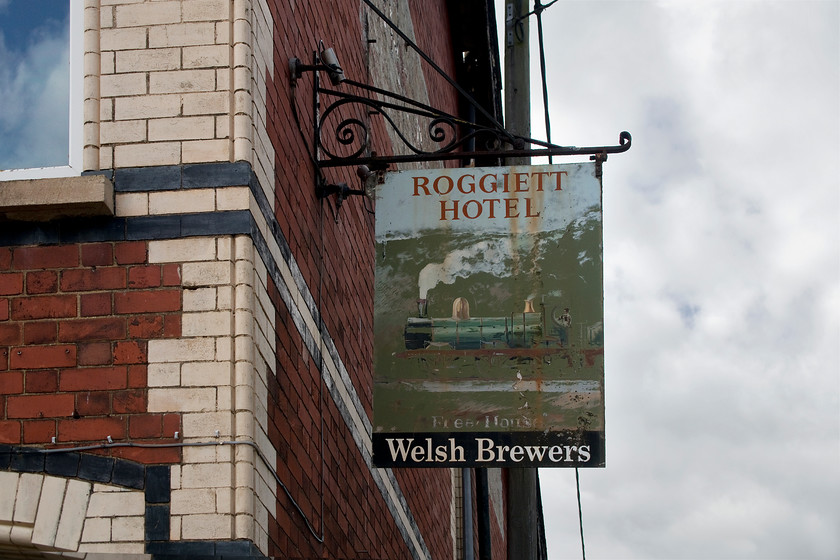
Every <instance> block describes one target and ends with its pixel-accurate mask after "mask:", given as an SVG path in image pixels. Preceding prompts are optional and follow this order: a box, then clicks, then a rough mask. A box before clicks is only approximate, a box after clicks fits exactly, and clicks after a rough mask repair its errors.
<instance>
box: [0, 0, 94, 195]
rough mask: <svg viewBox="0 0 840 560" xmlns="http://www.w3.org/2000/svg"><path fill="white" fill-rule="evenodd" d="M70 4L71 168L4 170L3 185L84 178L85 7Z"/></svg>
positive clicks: (1, 171) (69, 147) (2, 172)
mask: <svg viewBox="0 0 840 560" xmlns="http://www.w3.org/2000/svg"><path fill="white" fill-rule="evenodd" d="M67 2H68V3H69V5H70V6H69V16H70V17H69V20H70V29H69V38H70V41H69V45H68V50H69V57H68V64H69V65H70V68H69V76H70V83H69V89H68V93H69V95H68V100H67V101H68V104H69V109H70V113H69V114H70V118H69V119H68V121H69V122H68V126H69V128H70V131H69V132H70V134H69V136H68V139H69V142H68V146H67V148H68V152H67V154H68V161H67V165H59V166H53V167H30V168H22V169H5V170H0V181H16V180H23V179H48V178H57V177H74V176H79V175H81V174H82V171H83V169H82V154H83V151H84V78H85V76H84V74H85V72H84V56H85V53H84V3H83V2H78V1H73V0H67Z"/></svg>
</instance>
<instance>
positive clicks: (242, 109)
mask: <svg viewBox="0 0 840 560" xmlns="http://www.w3.org/2000/svg"><path fill="white" fill-rule="evenodd" d="M376 4H377V5H378V6H379V7H380V8H382V9H383V10H384V11H385V12H386V13H387V15H388V16H389V17H391V18H392V19H393V20H394V21H395V22H396V23H397V24H398V25H399V26H400V27H401V29H404V30H405V31H406V32H407V34H408V35H409V36H410V37H412V38H413V40H415V41H417V43H418V44H419V45H420V46H421V48H423V49H424V50H425V51H426V52H427V53H428V54H429V55H431V56H432V58H433V59H435V60H436V62H437V63H438V64H439V65H440V66H441V67H442V68H443V69H444V70H445V71H446V72H447V73H449V74H450V75H454V61H455V59H456V57H457V56H458V53H454V52H453V47H452V41H451V30H450V29H449V26H450V22H449V21H448V17H447V2H446V1H445V0H432V1H429V2H425V1H424V2H419V1H414V0H411V1H409V2H407V3H402V2H400V3H390V2H384V1H377V2H376ZM84 6H85V9H84V90H85V106H84V116H85V127H84V136H85V139H84V142H85V147H84V154H83V155H84V168H85V170H86V171H87V172H90V173H97V174H101V175H104V176H105V177H106V178H107V180H108V181H111V182H112V183H113V186H114V192H115V197H114V198H115V204H114V216H113V217H109V218H102V219H97V220H95V221H90V222H89V223H87V222H80V221H78V220H72V219H60V220H57V221H55V222H51V223H49V224H46V225H44V226H43V227H42V226H41V225H39V224H34V225H33V224H31V223H23V222H14V223H12V225H11V227H10V228H7V229H6V230H5V231H4V230H3V229H0V241H3V242H2V243H0V406H2V408H0V498H3V497H4V496H7V495H8V493H9V492H13V494H12V496H13V499H12V501H11V503H12V504H13V506H12V507H11V509H10V508H9V507H7V506H6V505H4V504H6V502H4V500H2V499H0V556H2V553H3V552H4V551H14V552H15V553H17V552H19V551H26V550H31V548H32V547H41V548H42V549H43V550H50V551H53V550H55V551H74V552H102V553H126V554H144V553H145V554H169V555H174V556H176V557H189V555H192V554H199V555H203V556H208V557H213V556H225V555H226V557H229V556H235V557H240V556H255V557H259V556H277V557H313V558H318V557H320V558H360V557H361V558H375V559H376V558H383V559H384V558H388V559H402V558H405V559H408V558H435V559H438V558H444V559H445V558H453V559H455V558H459V557H460V556H461V554H462V553H463V546H464V543H463V529H464V528H463V524H462V523H461V524H459V519H460V517H461V516H462V515H463V504H462V503H461V502H460V500H461V494H460V490H459V485H460V476H461V475H460V472H459V471H452V470H449V469H426V470H417V469H414V470H411V469H403V470H390V469H376V468H373V467H372V466H371V441H370V432H371V426H370V421H371V420H370V419H371V418H372V406H373V404H372V371H371V356H372V345H373V341H372V333H373V314H372V301H373V280H374V279H373V264H374V255H373V251H372V247H373V231H374V217H373V213H372V212H371V210H372V206H371V204H372V203H371V202H370V201H367V200H365V199H363V197H351V198H350V199H348V200H347V201H345V202H344V204H343V205H341V207H340V208H339V207H338V206H337V205H336V203H335V201H334V200H333V199H330V198H328V199H324V200H320V199H318V198H317V197H316V196H315V185H316V184H317V182H318V181H319V180H324V181H327V182H330V183H338V182H348V183H355V182H356V181H357V179H356V178H355V176H354V170H353V169H346V168H339V169H330V170H324V171H321V172H319V171H316V169H315V166H314V165H313V163H312V159H311V153H310V150H311V148H312V145H313V141H314V139H313V138H312V123H311V122H310V119H311V118H312V115H311V103H312V83H313V82H312V80H311V79H308V77H307V79H301V80H299V81H298V84H297V87H296V88H295V89H296V91H294V90H293V88H292V86H291V83H290V80H289V75H288V60H289V58H290V57H299V58H300V59H301V60H303V62H305V63H310V62H312V51H313V49H316V48H318V46H319V41H321V40H323V44H324V46H325V47H332V48H334V49H335V51H336V53H337V54H338V56H339V59H340V62H341V66H342V68H343V70H344V72H345V75H347V76H348V77H349V78H351V79H356V80H359V81H362V82H368V83H371V84H374V85H377V86H380V87H384V88H386V89H390V90H393V91H396V92H399V93H401V94H405V95H407V96H409V97H412V98H414V99H417V100H420V101H422V102H424V103H429V104H431V105H433V106H436V107H439V108H441V109H443V110H444V111H447V112H449V113H452V114H456V113H458V100H457V97H456V95H455V92H454V90H453V89H452V88H451V86H450V85H449V84H448V83H446V81H445V80H444V79H443V78H442V77H440V76H439V75H437V74H436V73H434V72H433V71H430V70H429V69H428V68H427V67H425V65H422V64H421V63H420V60H419V57H417V55H416V54H415V53H413V52H412V51H411V50H410V49H407V48H406V46H405V44H404V43H403V42H402V40H400V39H399V38H398V36H397V35H396V34H395V33H394V32H393V31H392V30H390V29H389V28H388V27H387V26H386V25H385V24H384V22H383V21H382V20H381V19H379V18H378V16H376V15H375V14H373V12H372V11H371V10H370V9H369V8H368V7H367V6H366V5H365V4H364V3H363V2H360V1H358V0H341V1H337V2H326V3H325V2H321V3H317V2H288V1H286V0H84ZM310 76H311V75H310ZM342 87H346V86H342ZM295 109H297V111H298V112H299V113H300V115H302V116H303V118H302V119H301V120H300V121H299V122H296V120H295V117H294V112H295ZM349 117H353V118H357V119H359V120H360V121H361V122H364V123H365V124H366V126H367V127H369V129H370V131H371V137H372V138H373V145H372V146H371V149H372V150H374V151H376V152H377V153H380V154H389V153H394V152H396V151H399V150H400V148H398V147H396V146H395V145H394V137H393V135H392V133H391V131H390V130H389V127H388V126H387V123H386V122H385V120H384V119H383V118H382V117H381V116H377V115H372V114H370V113H369V112H368V111H367V110H365V109H364V108H356V109H349V108H342V110H341V111H340V112H339V115H338V118H339V119H343V118H349ZM405 122H406V123H407V124H408V125H409V128H410V129H412V128H413V129H419V127H417V126H416V123H414V122H413V121H411V118H409V119H408V120H407V121H405ZM327 142H331V144H330V147H331V149H332V148H336V146H334V145H333V144H336V141H335V139H330V140H327ZM351 186H353V187H356V186H357V185H355V184H352V185H351ZM2 227H5V225H4V226H2ZM7 232H8V233H7ZM52 438H55V443H53V441H52ZM108 438H110V439H108ZM106 442H107V443H106ZM86 444H95V446H96V447H97V448H96V449H89V447H90V446H89V445H86ZM65 446H66V448H65V451H64V452H58V453H55V451H56V449H57V448H59V447H65ZM70 447H72V449H69V448H70ZM6 483H8V485H7V484H6ZM497 483H498V484H496V487H497V488H498V487H500V484H501V479H497ZM7 486H9V487H10V488H13V489H14V490H13V491H12V490H8V489H7V488H6V487H7ZM36 487H37V489H38V492H37V494H36V493H35V488H36ZM29 490H32V492H31V493H30V494H32V495H33V496H35V497H34V498H33V497H29V498H23V496H24V495H25V494H26V495H29V494H27V493H28V492H29ZM44 492H48V494H50V495H55V496H59V495H61V496H64V498H63V502H62V503H63V504H64V505H63V508H64V509H61V510H55V508H53V509H51V508H49V507H47V506H44V507H41V506H40V505H39V504H40V502H39V501H38V500H39V499H40V498H39V497H38V496H42V495H46V494H44ZM18 496H20V497H21V498H20V500H18ZM33 500H34V501H35V502H34V503H35V505H34V506H33ZM493 500H494V504H495V505H494V507H495V509H494V511H496V512H497V513H496V514H494V519H496V523H497V524H496V525H494V527H495V528H496V530H495V531H494V533H493V552H494V555H493V557H494V558H504V557H505V552H504V538H503V531H502V530H501V529H500V527H501V526H502V524H503V519H502V520H501V521H500V520H499V516H500V515H501V514H499V513H498V511H500V509H499V506H498V504H499V503H501V502H502V501H503V500H502V498H501V494H500V493H498V495H496V494H494V498H493ZM18 503H19V504H20V509H19V510H18V506H17V504H18ZM33 508H35V510H34V511H35V513H32V511H31V510H32V509H33ZM7 510H8V511H7ZM76 510H78V511H79V512H82V510H83V513H78V514H77V515H76V516H75V518H74V519H75V521H74V520H73V519H71V518H70V517H67V515H69V514H67V515H65V513H63V512H64V511H67V512H71V511H76ZM502 517H503V515H502ZM6 529H8V531H7V532H6ZM12 536H14V538H12ZM6 546H7V547H8V548H4V547H6Z"/></svg>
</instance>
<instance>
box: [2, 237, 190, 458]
mask: <svg viewBox="0 0 840 560" xmlns="http://www.w3.org/2000/svg"><path fill="white" fill-rule="evenodd" d="M147 252H148V247H147V243H145V242H142V241H139V242H123V243H85V244H74V245H58V246H47V247H15V248H0V254H2V255H3V256H2V257H0V294H2V295H0V309H2V311H0V358H2V359H0V387H1V388H0V392H2V404H3V407H2V419H0V443H14V444H18V443H25V444H45V443H50V442H51V441H52V438H53V437H54V438H55V439H56V441H57V442H58V443H60V444H77V443H81V442H91V441H103V440H105V438H106V437H108V436H111V437H112V438H113V439H120V440H135V441H146V440H151V439H159V438H163V437H168V438H171V437H172V436H173V434H174V433H175V432H176V431H178V430H180V429H181V427H180V426H181V418H180V415H179V414H177V413H154V412H150V411H149V409H148V399H149V389H148V382H147V377H148V369H147V366H148V350H149V342H150V341H151V340H156V339H174V338H177V337H180V336H181V326H182V325H181V322H182V315H181V270H180V266H179V265H177V264H166V265H160V264H149V262H148V258H147ZM115 453H116V454H120V453H121V454H123V455H124V456H127V457H128V456H133V455H136V453H135V452H134V451H133V450H131V449H123V450H122V451H120V450H115ZM179 457H180V453H179V452H178V450H177V449H169V450H160V451H157V452H155V453H154V454H144V456H143V458H142V459H141V460H145V461H149V462H158V461H177V460H178V459H179Z"/></svg>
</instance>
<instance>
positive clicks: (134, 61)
mask: <svg viewBox="0 0 840 560" xmlns="http://www.w3.org/2000/svg"><path fill="white" fill-rule="evenodd" d="M84 2H85V22H84V33H85V35H84V48H85V52H84V72H85V74H84V93H85V94H84V103H85V106H84V123H85V124H84V136H85V140H84V152H83V158H84V168H85V169H86V170H95V169H110V168H114V167H138V166H154V165H176V164H181V163H183V164H186V163H204V162H219V161H247V162H250V163H251V164H252V166H253V168H254V171H255V173H256V174H257V177H258V178H259V179H260V183H261V184H262V185H264V186H266V188H269V189H270V188H271V187H270V186H271V185H272V184H273V177H274V173H273V167H274V148H273V146H272V144H271V142H270V141H269V139H268V133H267V128H266V122H267V115H266V81H267V80H272V79H273V78H274V72H275V70H274V56H273V45H272V28H273V21H272V17H271V13H270V11H269V9H268V6H267V3H266V1H265V0H84ZM191 117H192V118H191ZM197 117H203V118H197ZM130 121H138V122H130ZM269 194H270V193H269ZM135 211H136V210H135ZM127 215H137V214H134V213H132V214H127Z"/></svg>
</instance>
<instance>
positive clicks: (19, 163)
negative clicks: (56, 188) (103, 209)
mask: <svg viewBox="0 0 840 560" xmlns="http://www.w3.org/2000/svg"><path fill="white" fill-rule="evenodd" d="M0 9H2V6H1V5H0ZM67 32H68V30H67V29H66V28H65V29H63V30H60V32H58V33H57V34H48V33H46V32H44V30H40V32H37V33H33V34H32V35H31V36H32V37H33V39H32V42H31V43H29V44H27V45H26V46H25V49H24V50H20V51H17V50H16V51H12V50H11V49H10V48H9V45H7V43H6V40H5V38H4V36H3V34H2V32H0V61H3V62H2V64H0V99H3V106H2V109H0V135H1V136H2V144H0V167H6V168H11V167H14V168H26V167H42V166H55V165H66V164H67V161H68V149H69V102H68V99H69V58H68V57H69V52H68V36H67Z"/></svg>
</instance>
